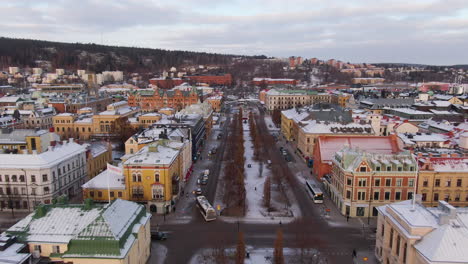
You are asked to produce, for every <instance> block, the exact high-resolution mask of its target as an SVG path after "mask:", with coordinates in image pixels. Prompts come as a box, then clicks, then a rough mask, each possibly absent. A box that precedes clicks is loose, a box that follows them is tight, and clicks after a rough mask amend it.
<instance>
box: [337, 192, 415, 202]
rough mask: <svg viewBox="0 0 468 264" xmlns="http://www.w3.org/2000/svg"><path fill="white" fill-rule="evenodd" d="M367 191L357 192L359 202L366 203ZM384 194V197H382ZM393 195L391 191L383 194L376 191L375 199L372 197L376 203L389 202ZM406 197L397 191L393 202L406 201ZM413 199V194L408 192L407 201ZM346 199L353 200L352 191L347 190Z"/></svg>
mask: <svg viewBox="0 0 468 264" xmlns="http://www.w3.org/2000/svg"><path fill="white" fill-rule="evenodd" d="M366 193H367V192H366V191H358V192H357V200H361V201H364V200H366ZM382 194H383V195H382ZM391 194H392V192H391V191H386V192H383V193H381V192H380V191H375V192H374V194H373V197H372V200H374V201H383V200H385V201H389V200H391ZM403 196H404V195H402V192H400V191H396V192H395V197H394V199H393V200H395V201H399V200H405V199H403V198H404V197H403ZM411 198H413V192H408V194H407V199H411ZM346 199H351V191H350V190H346Z"/></svg>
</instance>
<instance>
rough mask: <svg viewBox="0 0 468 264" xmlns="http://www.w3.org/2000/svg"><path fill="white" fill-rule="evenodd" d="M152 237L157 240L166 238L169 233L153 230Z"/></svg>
mask: <svg viewBox="0 0 468 264" xmlns="http://www.w3.org/2000/svg"><path fill="white" fill-rule="evenodd" d="M151 238H152V239H156V240H166V239H167V233H166V232H152V233H151Z"/></svg>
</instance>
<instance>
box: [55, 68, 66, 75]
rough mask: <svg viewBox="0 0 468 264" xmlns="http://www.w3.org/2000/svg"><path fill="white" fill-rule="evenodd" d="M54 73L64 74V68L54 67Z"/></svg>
mask: <svg viewBox="0 0 468 264" xmlns="http://www.w3.org/2000/svg"><path fill="white" fill-rule="evenodd" d="M55 73H56V74H57V75H59V76H61V75H64V74H65V70H64V69H55Z"/></svg>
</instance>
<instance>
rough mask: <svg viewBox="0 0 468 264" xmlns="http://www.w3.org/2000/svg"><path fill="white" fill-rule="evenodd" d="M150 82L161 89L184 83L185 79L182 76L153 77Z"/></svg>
mask: <svg viewBox="0 0 468 264" xmlns="http://www.w3.org/2000/svg"><path fill="white" fill-rule="evenodd" d="M149 82H150V83H151V84H152V85H155V86H157V87H158V88H161V89H172V88H174V87H175V86H177V85H181V84H182V83H184V80H182V79H180V78H153V79H150V80H149Z"/></svg>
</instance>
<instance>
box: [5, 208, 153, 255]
mask: <svg viewBox="0 0 468 264" xmlns="http://www.w3.org/2000/svg"><path fill="white" fill-rule="evenodd" d="M150 219H151V214H149V213H148V212H147V211H146V209H145V207H144V206H143V205H139V204H137V203H134V202H130V201H125V200H121V199H117V200H115V201H112V202H111V203H110V204H109V205H97V204H93V203H92V202H91V201H89V200H88V201H86V202H85V204H81V205H76V204H73V205H72V204H70V205H69V204H67V203H66V202H65V201H64V200H62V199H59V201H58V202H57V203H55V204H49V205H41V206H39V207H38V208H37V209H36V210H35V211H34V212H33V213H31V214H30V215H28V216H26V217H25V218H23V219H22V220H20V221H19V222H17V223H16V224H15V225H13V226H12V227H10V228H9V229H8V230H7V231H6V234H8V235H11V236H16V237H17V238H18V240H17V241H18V242H19V243H23V244H26V246H27V248H28V249H29V252H30V253H31V254H32V256H33V262H34V263H36V262H39V261H41V262H42V261H43V262H54V263H75V264H87V263H102V264H103V263H106V264H107V263H109V264H114V263H115V264H127V263H135V264H145V263H147V262H148V259H149V256H150V253H151V228H150Z"/></svg>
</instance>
